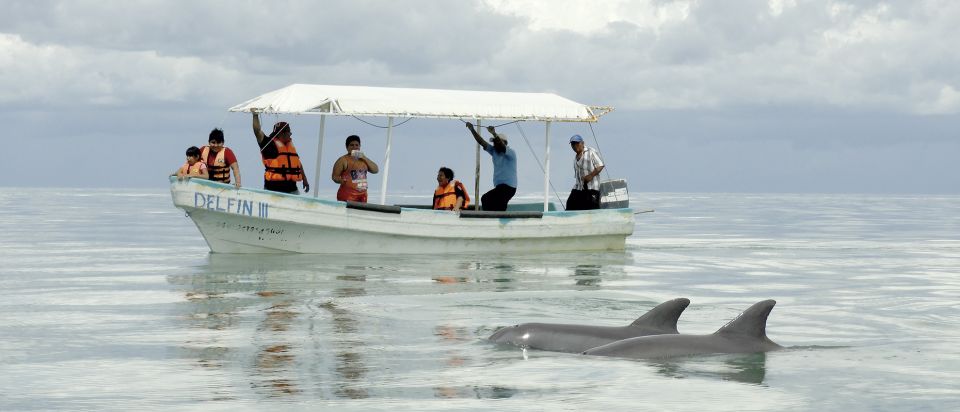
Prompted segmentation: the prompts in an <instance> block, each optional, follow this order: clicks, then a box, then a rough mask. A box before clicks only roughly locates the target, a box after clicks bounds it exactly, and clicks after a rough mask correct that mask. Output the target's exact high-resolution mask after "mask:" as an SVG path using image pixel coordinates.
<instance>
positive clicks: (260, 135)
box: [250, 109, 267, 145]
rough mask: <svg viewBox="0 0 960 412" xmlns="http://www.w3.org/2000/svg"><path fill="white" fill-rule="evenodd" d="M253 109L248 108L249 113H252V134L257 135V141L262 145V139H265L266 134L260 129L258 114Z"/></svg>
mask: <svg viewBox="0 0 960 412" xmlns="http://www.w3.org/2000/svg"><path fill="white" fill-rule="evenodd" d="M255 110H256V109H250V113H252V114H253V135H254V136H256V137H257V143H259V144H260V145H263V139H266V138H267V136H266V135H264V134H263V130H260V114H259V113H257V112H256V111H255Z"/></svg>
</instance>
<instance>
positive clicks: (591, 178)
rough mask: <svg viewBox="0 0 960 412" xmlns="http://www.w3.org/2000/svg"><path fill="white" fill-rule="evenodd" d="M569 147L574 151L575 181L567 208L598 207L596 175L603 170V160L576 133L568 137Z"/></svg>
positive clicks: (598, 186)
mask: <svg viewBox="0 0 960 412" xmlns="http://www.w3.org/2000/svg"><path fill="white" fill-rule="evenodd" d="M570 148H571V149H573V152H574V153H576V156H575V157H574V159H573V173H574V176H575V178H576V183H574V185H573V190H571V191H570V196H569V197H567V210H590V209H599V208H600V182H599V181H597V179H596V177H597V176H599V175H600V172H601V171H603V160H600V155H599V154H598V153H597V151H596V150H594V149H593V148H590V147H587V146H586V145H585V144H584V143H583V138H582V137H580V135H578V134H575V135H573V136H571V137H570Z"/></svg>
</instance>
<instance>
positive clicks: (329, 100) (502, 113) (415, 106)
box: [230, 84, 613, 122]
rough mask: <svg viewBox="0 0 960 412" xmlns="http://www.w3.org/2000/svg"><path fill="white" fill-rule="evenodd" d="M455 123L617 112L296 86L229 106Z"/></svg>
mask: <svg viewBox="0 0 960 412" xmlns="http://www.w3.org/2000/svg"><path fill="white" fill-rule="evenodd" d="M251 109H254V110H256V111H258V112H262V113H288V114H322V115H343V116H350V115H352V116H378V117H417V118H451V119H511V120H533V121H546V122H551V121H554V122H596V121H597V120H599V118H600V116H602V115H604V114H607V113H609V112H610V111H611V110H613V108H611V107H607V106H588V105H584V104H580V103H577V102H575V101H572V100H570V99H567V98H564V97H560V96H557V95H555V94H553V93H513V92H485V91H468V90H439V89H409V88H396V87H367V86H329V85H320V84H292V85H290V86H287V87H284V88H282V89H278V90H274V91H272V92H269V93H265V94H262V95H260V96H257V97H255V98H253V99H250V100H247V101H245V102H243V103H240V104H238V105H236V106H233V107H231V108H230V111H231V112H249V111H250V110H251Z"/></svg>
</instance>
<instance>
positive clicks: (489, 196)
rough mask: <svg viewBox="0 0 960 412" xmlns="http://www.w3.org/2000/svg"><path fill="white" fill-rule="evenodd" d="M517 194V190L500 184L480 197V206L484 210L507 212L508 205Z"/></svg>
mask: <svg viewBox="0 0 960 412" xmlns="http://www.w3.org/2000/svg"><path fill="white" fill-rule="evenodd" d="M515 194H517V188H515V187H512V186H508V185H505V184H499V185H497V187H495V188H493V189H490V191H489V192H487V193H484V194H483V196H481V197H480V206H481V207H482V208H483V210H489V211H493V212H503V211H505V210H507V203H509V202H510V199H513V195H515Z"/></svg>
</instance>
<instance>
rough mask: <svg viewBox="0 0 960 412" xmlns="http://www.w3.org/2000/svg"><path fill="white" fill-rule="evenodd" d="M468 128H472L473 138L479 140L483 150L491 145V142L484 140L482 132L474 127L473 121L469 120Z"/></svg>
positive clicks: (478, 142)
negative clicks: (481, 135)
mask: <svg viewBox="0 0 960 412" xmlns="http://www.w3.org/2000/svg"><path fill="white" fill-rule="evenodd" d="M467 129H470V134H472V135H473V138H474V139H475V140H476V141H477V144H478V145H480V147H482V148H483V150H487V145H489V143H487V142H485V141H483V138H482V137H480V133H477V129H474V128H473V123H470V122H467Z"/></svg>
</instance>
